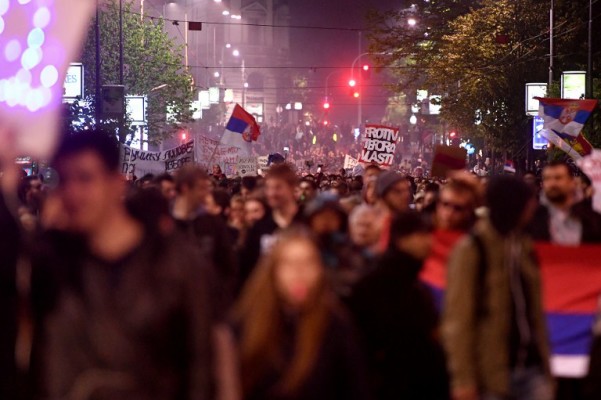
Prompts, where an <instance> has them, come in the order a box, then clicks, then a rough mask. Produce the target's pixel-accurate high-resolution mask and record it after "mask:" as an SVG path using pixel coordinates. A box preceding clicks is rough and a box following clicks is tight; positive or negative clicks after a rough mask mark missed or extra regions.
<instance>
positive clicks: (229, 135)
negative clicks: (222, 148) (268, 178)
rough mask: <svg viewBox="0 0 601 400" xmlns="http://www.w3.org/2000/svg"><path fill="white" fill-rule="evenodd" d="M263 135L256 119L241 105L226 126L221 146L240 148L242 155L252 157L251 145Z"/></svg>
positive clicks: (237, 105) (235, 109)
mask: <svg viewBox="0 0 601 400" xmlns="http://www.w3.org/2000/svg"><path fill="white" fill-rule="evenodd" d="M260 134H261V129H260V128H259V124H257V121H256V120H255V117H253V116H252V115H250V114H249V113H248V112H247V111H246V110H245V109H244V108H242V107H241V106H240V105H239V104H236V106H235V107H234V110H233V111H232V115H231V116H230V119H229V121H228V123H227V125H226V126H225V132H223V136H222V137H221V144H225V145H229V146H233V147H238V148H239V149H240V150H241V153H243V154H245V155H250V144H251V142H256V141H257V139H258V138H259V135H260Z"/></svg>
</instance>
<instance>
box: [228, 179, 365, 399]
mask: <svg viewBox="0 0 601 400" xmlns="http://www.w3.org/2000/svg"><path fill="white" fill-rule="evenodd" d="M268 185H269V181H268ZM231 325H232V332H233V337H234V338H235V339H234V342H235V343H236V348H237V357H236V358H237V359H238V360H239V368H238V369H234V368H232V369H230V371H224V372H223V373H224V374H226V375H228V374H229V375H230V376H229V377H225V378H222V379H219V381H220V382H230V383H231V382H239V383H238V385H237V386H238V388H239V393H241V395H240V394H239V395H238V398H243V399H249V400H253V399H257V400H258V399H261V400H270V399H278V400H284V399H367V398H369V394H368V390H367V385H366V383H365V375H364V369H363V368H364V365H363V361H362V358H361V355H360V354H359V353H360V352H359V351H358V346H357V343H356V341H355V337H354V334H353V329H352V326H351V324H350V322H349V320H348V319H347V317H346V316H345V314H344V313H343V312H342V311H341V310H340V308H339V306H338V304H337V302H336V300H335V298H334V296H333V295H332V293H330V291H329V290H328V289H327V284H326V278H325V272H324V266H323V264H322V262H321V259H320V256H319V250H318V248H317V246H316V244H315V243H314V241H313V240H312V239H311V238H310V236H309V235H308V234H307V233H306V232H304V231H302V230H300V231H299V230H294V229H289V230H286V231H282V233H280V234H279V235H278V238H277V240H276V241H275V243H274V245H273V246H272V247H271V249H270V251H269V252H268V253H266V254H265V255H264V256H263V258H262V260H261V262H260V265H259V266H258V267H257V268H256V270H255V271H254V272H253V275H252V277H251V278H250V280H249V282H248V284H247V286H246V287H245V289H244V292H243V293H242V296H241V298H240V301H239V303H238V304H237V306H236V307H235V308H234V312H233V319H232V324H231ZM223 342H224V343H226V344H227V343H228V342H227V341H223ZM224 352H225V354H231V353H233V351H232V349H231V346H230V349H229V350H227V349H225V350H224V349H221V353H224ZM218 357H219V355H218ZM222 358H223V357H222ZM228 364H230V365H235V363H234V362H230V363H228ZM232 375H235V377H234V378H232ZM236 378H237V379H236ZM222 390H226V391H227V390H229V391H231V385H230V388H229V389H228V388H224V389H222Z"/></svg>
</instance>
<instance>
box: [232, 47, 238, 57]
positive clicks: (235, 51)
mask: <svg viewBox="0 0 601 400" xmlns="http://www.w3.org/2000/svg"><path fill="white" fill-rule="evenodd" d="M232 55H233V56H234V57H240V51H238V49H236V50H234V51H232Z"/></svg>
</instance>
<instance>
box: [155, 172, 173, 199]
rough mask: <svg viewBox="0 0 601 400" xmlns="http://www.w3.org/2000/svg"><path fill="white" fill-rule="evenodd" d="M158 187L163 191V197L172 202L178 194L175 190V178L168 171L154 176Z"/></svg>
mask: <svg viewBox="0 0 601 400" xmlns="http://www.w3.org/2000/svg"><path fill="white" fill-rule="evenodd" d="M154 182H155V185H156V187H157V189H159V191H160V192H161V194H162V195H163V197H164V198H165V199H167V201H168V202H169V203H171V202H172V201H173V200H174V199H175V196H176V195H177V193H176V191H175V180H174V179H173V177H172V176H171V175H169V174H167V173H164V174H160V175H158V176H156V177H155V178H154Z"/></svg>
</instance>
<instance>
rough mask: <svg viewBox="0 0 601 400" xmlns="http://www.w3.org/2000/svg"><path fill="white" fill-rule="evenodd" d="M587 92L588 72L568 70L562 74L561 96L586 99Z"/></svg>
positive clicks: (563, 97)
mask: <svg viewBox="0 0 601 400" xmlns="http://www.w3.org/2000/svg"><path fill="white" fill-rule="evenodd" d="M585 92H586V72H584V71H566V72H564V73H563V74H561V98H562V99H575V100H578V99H584V98H585V97H584V93H585Z"/></svg>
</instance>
